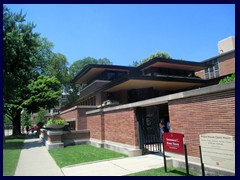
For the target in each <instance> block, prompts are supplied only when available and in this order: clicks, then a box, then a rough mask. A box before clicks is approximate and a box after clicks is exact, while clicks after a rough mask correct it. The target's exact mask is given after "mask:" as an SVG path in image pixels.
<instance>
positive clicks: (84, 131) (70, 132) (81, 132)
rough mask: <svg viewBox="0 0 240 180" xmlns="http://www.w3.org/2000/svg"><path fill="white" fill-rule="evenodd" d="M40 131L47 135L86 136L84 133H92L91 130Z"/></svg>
mask: <svg viewBox="0 0 240 180" xmlns="http://www.w3.org/2000/svg"><path fill="white" fill-rule="evenodd" d="M40 131H42V132H46V133H47V135H62V134H84V133H90V130H89V129H84V130H70V131H63V130H48V129H40Z"/></svg>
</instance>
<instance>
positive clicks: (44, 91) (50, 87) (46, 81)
mask: <svg viewBox="0 0 240 180" xmlns="http://www.w3.org/2000/svg"><path fill="white" fill-rule="evenodd" d="M60 88H61V84H60V82H59V81H58V80H57V78H55V77H47V76H44V75H40V76H38V78H37V79H36V80H35V79H33V80H31V82H30V83H29V85H28V90H29V92H28V98H27V99H26V100H25V101H24V102H23V103H22V106H24V107H25V108H27V110H28V111H29V112H37V111H38V110H39V108H40V107H42V108H44V109H51V108H53V107H54V106H55V105H56V104H58V102H59V98H60V95H61V90H60Z"/></svg>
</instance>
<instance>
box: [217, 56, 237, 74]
mask: <svg viewBox="0 0 240 180" xmlns="http://www.w3.org/2000/svg"><path fill="white" fill-rule="evenodd" d="M219 69H220V75H221V76H224V75H228V74H232V73H234V72H235V52H233V53H230V54H227V55H226V56H222V57H220V58H219Z"/></svg>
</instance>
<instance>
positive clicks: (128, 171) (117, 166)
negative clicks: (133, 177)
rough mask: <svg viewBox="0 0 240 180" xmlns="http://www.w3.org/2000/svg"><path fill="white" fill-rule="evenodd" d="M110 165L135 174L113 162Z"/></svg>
mask: <svg viewBox="0 0 240 180" xmlns="http://www.w3.org/2000/svg"><path fill="white" fill-rule="evenodd" d="M110 163H111V164H113V165H114V166H117V167H120V168H121V169H123V170H126V171H128V172H129V173H133V172H132V171H130V170H128V169H125V168H123V167H122V166H119V165H117V164H114V163H113V162H110Z"/></svg>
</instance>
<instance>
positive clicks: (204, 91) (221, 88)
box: [86, 82, 235, 115]
mask: <svg viewBox="0 0 240 180" xmlns="http://www.w3.org/2000/svg"><path fill="white" fill-rule="evenodd" d="M232 89H235V82H230V83H226V84H217V85H213V86H208V87H203V88H198V89H193V90H189V91H183V92H179V93H175V94H170V95H165V96H161V97H157V98H151V99H147V100H143V101H138V102H134V103H129V104H124V105H120V106H114V107H108V108H100V109H96V110H92V111H87V112H86V114H87V115H90V114H95V113H101V112H109V111H117V110H122V109H127V108H135V107H146V106H153V105H158V104H164V103H167V102H168V101H171V100H176V99H181V98H187V97H193V96H199V95H204V94H211V93H217V92H222V91H228V90H232Z"/></svg>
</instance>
